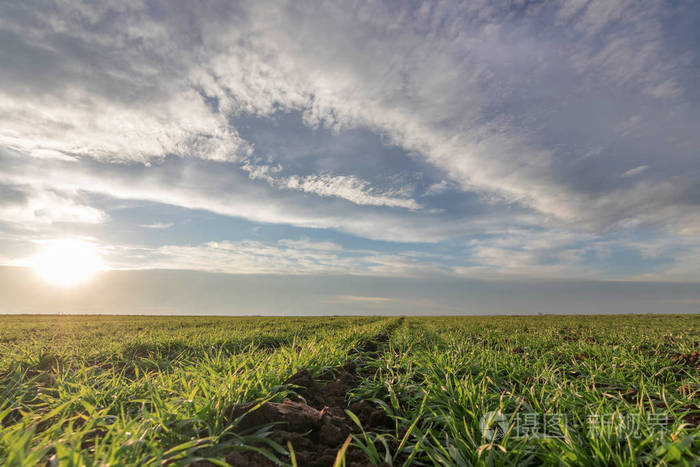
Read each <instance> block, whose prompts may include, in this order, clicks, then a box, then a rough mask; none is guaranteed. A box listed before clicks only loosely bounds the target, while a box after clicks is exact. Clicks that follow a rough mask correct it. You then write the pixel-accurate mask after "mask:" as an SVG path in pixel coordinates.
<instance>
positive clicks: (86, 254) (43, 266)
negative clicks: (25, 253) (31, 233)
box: [31, 240, 104, 287]
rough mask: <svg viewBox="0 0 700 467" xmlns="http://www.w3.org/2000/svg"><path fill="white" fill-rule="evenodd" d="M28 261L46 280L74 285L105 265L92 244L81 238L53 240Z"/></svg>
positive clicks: (88, 277) (63, 284) (87, 278)
mask: <svg viewBox="0 0 700 467" xmlns="http://www.w3.org/2000/svg"><path fill="white" fill-rule="evenodd" d="M31 265H32V267H33V268H34V270H35V271H36V272H37V273H38V274H39V276H40V277H41V278H42V279H43V280H45V281H46V282H48V283H50V284H54V285H60V286H66V287H68V286H74V285H78V284H81V283H83V282H87V281H88V280H90V279H91V278H92V277H93V276H94V275H95V273H97V272H98V271H100V270H102V269H104V267H103V264H102V260H101V258H100V255H99V253H98V251H97V248H96V247H95V245H93V244H91V243H88V242H84V241H81V240H54V241H52V242H49V243H47V244H46V245H45V246H44V247H43V248H42V249H41V251H39V253H37V254H36V255H35V256H34V257H33V258H32V259H31Z"/></svg>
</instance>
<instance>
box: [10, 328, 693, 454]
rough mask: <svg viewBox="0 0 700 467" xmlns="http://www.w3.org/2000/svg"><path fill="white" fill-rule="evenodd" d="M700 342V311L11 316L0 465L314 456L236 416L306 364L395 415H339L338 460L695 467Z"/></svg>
mask: <svg viewBox="0 0 700 467" xmlns="http://www.w3.org/2000/svg"><path fill="white" fill-rule="evenodd" d="M698 341H700V316H698V315H686V316H676V315H674V316H664V315H644V316H585V317H583V316H531V317H439V318H434V317H431V318H413V317H410V318H394V317H391V318H377V317H367V318H357V317H323V318H247V317H246V318H237V317H216V318H215V317H135V316H123V317H118V316H2V317H0V419H1V420H2V430H1V431H0V464H3V465H39V464H40V465H60V466H64V465H65V466H79V465H87V466H92V465H153V464H174V465H189V464H191V463H197V465H228V464H227V461H226V460H227V459H228V462H230V463H234V464H235V463H236V460H237V459H238V460H240V463H241V464H245V462H249V463H250V465H265V463H269V464H270V465H275V464H276V463H279V464H281V465H291V464H293V463H297V464H298V465H305V464H306V463H308V462H310V461H309V460H307V461H304V460H303V456H304V452H303V451H304V449H307V448H305V447H304V446H306V445H307V444H308V440H304V439H302V438H303V437H304V436H306V437H310V438H313V437H314V436H317V435H315V434H314V431H313V430H315V428H311V429H309V431H308V432H305V433H303V434H301V435H300V434H298V433H296V434H295V433H291V432H292V431H293V430H292V429H291V428H289V433H290V434H285V433H287V431H280V430H283V429H285V428H288V427H284V423H280V424H275V423H274V420H273V422H272V423H268V424H267V425H261V426H255V427H250V426H246V427H245V428H243V422H242V420H244V419H245V416H232V415H231V414H232V413H236V408H237V407H241V404H245V403H249V402H272V403H281V402H282V401H283V400H285V399H288V398H292V399H294V400H296V401H302V402H303V401H307V400H306V399H305V397H304V396H303V394H304V392H303V390H302V389H303V388H300V387H299V386H298V385H297V384H293V383H290V382H287V383H286V384H285V381H287V380H288V379H289V378H290V377H291V376H292V375H294V374H295V373H297V372H298V371H299V370H301V369H306V370H308V372H309V373H310V374H311V375H312V376H313V377H318V384H319V387H321V386H324V387H325V385H326V384H329V383H328V382H329V381H332V380H333V378H339V379H343V378H345V379H344V380H343V381H345V383H347V382H348V381H351V382H352V387H349V386H348V387H344V386H343V391H345V394H344V396H343V397H344V403H345V406H344V407H343V410H344V409H348V408H352V407H360V405H358V401H360V402H362V403H363V404H365V406H366V407H370V406H371V410H375V411H381V412H382V413H383V414H384V415H383V417H377V416H376V413H375V412H372V413H373V414H374V415H372V416H371V417H374V418H372V420H374V421H373V422H371V423H369V424H367V423H364V419H363V417H360V416H359V415H358V414H354V413H352V414H348V413H344V414H343V413H339V414H337V415H332V417H335V418H334V419H333V420H334V422H333V423H336V425H338V426H339V427H340V428H339V429H340V432H342V433H343V438H344V439H348V438H345V436H344V435H345V434H346V432H344V431H343V430H345V431H347V427H348V426H352V429H351V432H350V434H351V435H352V437H351V438H349V441H350V444H349V445H348V443H345V442H342V443H341V446H339V447H333V446H334V445H333V444H332V443H331V442H328V443H327V445H326V446H327V447H326V448H325V449H326V451H332V452H333V456H334V457H333V459H338V463H340V464H342V463H346V464H347V465H353V464H354V465H367V464H380V463H385V464H384V465H455V466H458V465H459V466H461V465H503V464H518V465H520V464H528V463H530V464H532V465H539V464H542V463H544V464H556V465H638V464H643V465H658V464H670V465H697V464H698V458H699V454H700V428H699V427H698V424H699V422H700V390H699V388H700V370H699V365H700V358H699V357H700V353H699V352H698V351H700V344H699V343H698ZM351 373H352V374H351ZM329 375H330V376H329ZM338 375H341V376H338ZM343 375H345V376H343ZM341 400H342V398H341ZM307 402H308V401H307ZM299 404H300V405H301V402H299ZM309 404H310V405H312V404H311V403H310V402H309ZM277 406H280V407H282V406H284V405H283V404H277V405H274V407H277ZM260 407H273V404H265V405H260V404H258V406H255V405H253V406H252V407H251V408H252V409H258V410H261V409H260ZM317 408H320V406H319V407H317ZM309 410H311V411H313V410H316V409H313V408H310V409H309ZM368 410H369V409H368ZM341 412H342V410H341ZM313 413H314V414H316V413H317V412H313ZM368 413H369V412H368ZM322 414H323V412H322ZM355 415H357V417H355ZM323 416H324V417H330V415H323ZM343 417H345V418H343ZM371 417H370V418H371ZM248 420H250V419H248ZM377 420H379V421H377ZM319 423H320V422H319ZM324 423H325V422H324ZM358 424H359V425H363V426H362V428H360V427H359V426H358ZM247 425H250V423H248V424H247ZM365 425H366V426H365ZM297 431H299V430H297ZM341 441H342V440H341ZM314 442H315V441H314ZM308 449H312V448H310V447H309V448H308ZM290 450H291V451H294V454H291V453H290ZM338 451H340V455H337V452H338ZM351 453H354V454H353V456H354V457H352V458H351V457H350V454H351ZM328 455H330V454H328ZM344 456H345V457H347V459H344ZM326 457H327V456H326ZM205 459H207V460H206V461H205ZM353 459H354V460H353ZM357 459H363V460H362V461H360V460H357ZM244 460H245V462H244ZM256 462H257V464H256ZM315 462H322V461H321V460H319V459H315ZM323 462H325V461H323Z"/></svg>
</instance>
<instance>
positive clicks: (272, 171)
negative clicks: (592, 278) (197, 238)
mask: <svg viewBox="0 0 700 467" xmlns="http://www.w3.org/2000/svg"><path fill="white" fill-rule="evenodd" d="M2 9H3V12H2V13H3V14H0V33H1V34H2V37H3V41H2V42H1V45H0V60H2V63H3V64H4V66H3V67H2V69H0V164H1V167H2V170H1V171H0V183H2V184H4V185H5V186H7V187H8V188H7V189H6V192H7V197H6V198H5V199H4V201H5V202H4V203H0V221H2V222H5V223H7V224H12V226H11V228H12V229H21V228H23V227H22V226H27V228H30V229H36V228H38V227H36V226H44V227H46V226H51V225H54V224H60V223H73V224H81V225H83V226H84V227H85V226H99V225H101V224H104V223H105V222H106V221H107V220H108V219H109V213H108V212H107V210H108V208H107V207H103V206H100V207H97V206H95V205H91V204H90V198H91V197H95V198H100V199H102V198H107V199H109V200H110V201H105V202H104V203H105V205H109V204H110V203H113V204H116V203H117V202H118V200H133V201H136V200H143V201H149V202H153V203H158V204H159V205H172V206H178V207H181V208H186V209H191V210H207V211H209V212H212V213H216V214H219V215H223V216H229V217H237V218H244V219H248V220H250V221H253V222H260V223H264V224H277V225H281V224H286V225H288V226H294V227H295V228H302V229H327V230H333V231H337V232H343V233H346V234H350V235H353V236H357V237H362V238H365V239H372V240H381V241H386V242H391V243H406V242H426V243H440V242H442V244H441V245H440V246H441V247H442V248H444V250H446V251H450V252H453V251H454V250H453V249H452V247H453V246H454V245H455V244H459V245H464V244H468V245H470V246H469V247H468V248H466V249H465V250H466V251H464V252H463V253H464V255H465V257H464V258H462V257H457V258H454V261H453V262H452V263H454V264H452V263H450V266H449V267H453V268H455V270H457V269H459V268H461V269H460V270H462V271H470V272H475V271H484V270H488V271H503V272H506V271H510V272H517V271H519V273H523V274H525V273H530V274H540V273H541V274H548V275H551V274H559V273H567V274H581V275H590V274H600V270H601V268H602V266H600V265H597V266H596V265H593V266H592V265H590V264H588V263H586V261H588V260H589V259H590V256H591V255H593V252H595V251H597V250H596V249H599V248H604V245H603V244H604V240H606V239H607V240H609V241H612V240H610V239H611V238H613V237H615V235H616V233H617V232H624V233H627V234H628V236H629V238H633V237H634V235H633V234H634V233H637V234H639V235H640V236H641V234H640V232H642V231H645V232H649V231H651V232H654V235H657V236H659V237H664V238H665V239H666V240H665V241H666V242H668V243H669V245H671V244H675V245H677V246H683V248H686V249H687V250H690V247H689V246H688V245H686V243H684V240H683V238H686V237H689V236H692V235H693V233H694V232H697V230H698V227H697V226H698V225H699V224H698V219H699V218H700V195H699V193H700V184H699V183H698V181H697V177H695V176H694V174H695V173H696V171H697V147H699V146H700V135H699V134H698V133H697V131H696V128H697V127H698V125H700V120H699V118H698V115H700V114H699V113H698V112H697V107H698V103H699V102H700V101H699V100H698V94H697V90H696V86H695V80H694V77H695V76H697V71H698V66H699V65H698V61H697V57H696V55H697V51H696V50H695V49H694V48H693V45H694V43H695V42H694V41H693V39H694V37H695V36H694V34H695V30H696V29H697V27H696V26H697V24H696V23H697V20H698V19H697V16H698V14H697V11H698V10H697V8H696V7H695V5H694V4H693V3H692V2H683V1H681V2H678V3H677V4H674V6H673V7H672V8H671V7H668V6H667V5H665V4H663V3H652V4H646V3H640V2H635V1H620V2H581V1H557V2H552V3H550V4H547V5H546V6H543V5H541V4H537V3H536V2H535V3H525V4H523V5H521V6H518V7H516V6H513V5H504V4H498V3H494V2H488V1H476V2H468V3H458V2H452V1H440V2H434V3H431V4H425V5H413V4H408V3H406V4H396V3H393V4H390V3H386V4H384V3H360V2H358V3H352V2H351V3H350V4H348V5H347V6H346V8H342V9H340V8H337V7H335V6H333V5H332V4H323V5H315V4H314V5H311V4H306V3H289V2H284V1H279V2H276V1H269V2H268V1H265V2H233V3H232V2H216V1H215V2H211V3H207V5H206V6H201V5H197V6H194V5H188V4H182V5H177V6H173V5H170V4H168V3H159V2H155V3H152V4H149V5H148V6H146V5H144V4H141V3H139V2H133V3H132V2H128V3H120V4H114V3H109V2H90V3H72V2H60V3H56V4H52V5H41V4H34V3H32V2H23V3H21V4H18V5H13V6H12V7H2ZM680 20H683V21H680ZM670 25H673V26H670ZM291 119H295V120H298V121H294V122H292V123H290V121H289V120H291ZM294 124H296V125H298V126H300V127H302V128H303V129H304V130H306V131H304V132H301V131H298V128H297V127H295V126H294ZM261 126H262V127H265V128H266V129H267V130H268V131H269V132H270V133H273V134H275V135H277V136H278V140H275V141H273V143H274V144H273V145H274V146H275V147H274V150H270V149H269V148H265V147H264V145H262V144H258V145H256V143H255V140H256V138H255V136H256V134H259V133H260V127H261ZM323 132H327V133H329V134H331V135H332V136H333V137H335V138H337V140H340V139H342V137H343V136H344V135H347V134H350V133H352V132H363V133H362V135H365V136H366V135H372V136H374V137H376V138H377V139H378V140H380V141H381V143H382V144H383V145H384V147H382V148H381V149H382V150H381V151H377V153H376V154H374V153H373V154H372V155H371V156H368V155H367V154H361V153H360V152H361V151H362V148H360V149H359V150H357V151H356V153H353V150H355V149H354V148H352V147H351V148H350V150H348V152H346V153H342V154H340V153H334V152H333V151H329V150H327V149H328V146H327V145H326V146H324V145H322V144H321V143H320V142H319V141H320V139H321V138H320V137H319V136H318V135H319V134H321V133H323ZM289 133H295V134H300V135H302V136H300V137H299V139H300V142H299V144H298V145H296V146H295V147H293V148H292V147H291V145H290V144H288V143H289V141H285V134H289ZM365 136H363V137H365ZM324 137H325V136H324ZM342 141H347V140H342ZM661 157H663V164H659V162H660V161H661V159H660V158H661ZM360 159H361V160H362V161H363V164H364V165H363V167H362V170H360V167H359V165H360V164H358V163H357V161H358V160H360ZM630 167H631V169H630ZM648 167H654V170H653V171H648V170H647V168H648ZM652 172H653V173H652ZM620 174H622V176H620ZM421 193H422V194H423V196H422V197H420V194H421ZM436 195H440V196H436ZM137 225H138V223H137ZM146 225H148V224H146ZM154 225H155V224H152V225H151V228H153V226H154ZM178 225H179V223H178ZM76 228H77V227H76ZM517 229H520V230H519V232H520V233H514V232H516V230H517ZM539 229H541V230H539ZM173 230H175V229H173ZM48 231H49V230H47V232H48ZM116 231H118V229H115V232H116ZM504 232H510V233H509V234H505V233H504ZM523 232H525V233H523ZM168 233H170V232H168ZM485 239H487V240H485ZM470 240H473V241H474V242H473V243H469V241H470ZM489 242H490V243H489ZM509 242H511V243H509ZM547 242H554V244H551V243H550V244H549V245H548V244H547ZM557 242H562V243H561V244H559V243H557ZM331 243H334V242H331ZM620 244H621V245H623V244H624V242H623V241H620ZM206 245H207V246H204V247H203V246H202V245H198V246H194V247H192V248H195V250H187V249H186V248H187V247H184V246H179V247H178V246H171V247H172V248H173V249H171V250H169V251H165V252H163V253H164V257H165V256H167V255H166V254H165V253H167V254H170V255H171V256H172V257H175V258H179V260H181V261H183V265H187V264H189V265H190V266H191V267H193V268H199V267H203V266H202V265H203V264H205V262H206V261H214V258H213V256H215V255H222V256H224V257H228V258H230V259H237V258H239V257H241V258H242V259H241V261H242V263H243V264H244V265H246V268H248V269H251V270H255V267H254V266H255V264H258V269H257V270H260V271H273V270H275V266H274V262H273V261H272V260H269V259H267V258H257V259H253V258H251V256H250V254H249V253H248V252H247V251H248V250H247V248H248V247H247V246H246V245H245V244H242V243H240V242H238V243H234V244H232V246H231V248H226V247H222V246H220V245H219V246H216V247H214V246H212V244H209V243H207V244H206ZM161 246H162V247H163V248H166V247H168V246H167V245H161ZM258 246H260V247H261V248H272V250H270V251H271V252H274V251H275V249H277V250H282V251H281V252H277V253H275V254H277V255H278V256H280V255H281V257H282V259H284V258H285V257H284V255H283V253H284V254H288V255H291V253H290V252H288V251H286V250H287V249H290V248H289V245H287V246H285V244H283V243H282V244H275V245H274V246H269V245H267V246H266V245H258ZM327 246H328V245H327ZM178 248H181V250H178ZM183 248H184V249H183ZM384 248H386V249H387V252H388V253H387V254H386V255H382V254H380V252H375V253H376V254H374V255H372V258H371V265H368V266H365V268H364V269H365V270H373V268H374V269H375V270H379V271H382V270H384V271H389V270H402V268H406V267H408V266H406V262H408V263H411V264H410V266H411V267H413V266H412V264H413V263H412V262H413V261H415V262H418V261H419V260H420V261H427V262H428V263H430V261H428V260H427V259H426V258H425V257H423V258H420V259H409V257H407V256H406V255H403V256H400V257H398V258H397V257H396V256H395V255H394V254H393V253H392V252H391V248H390V247H388V246H387V245H384ZM635 248H636V247H635ZM294 250H299V251H312V250H313V251H319V249H318V248H316V249H314V248H310V247H309V248H307V247H304V246H302V245H297V246H296V247H295V248H294ZM320 250H321V251H323V252H324V254H325V255H327V256H325V257H323V256H321V257H320V259H319V261H321V264H322V265H324V266H323V267H322V268H320V269H318V268H316V269H314V265H313V261H311V260H308V261H306V260H302V259H301V258H296V259H294V261H292V260H289V259H288V258H287V261H291V263H288V269H290V270H294V271H298V270H303V269H305V268H308V269H309V270H318V271H332V270H333V269H332V267H331V266H332V264H331V263H330V261H331V260H333V255H332V254H330V253H329V251H336V252H337V251H338V250H332V249H323V248H321V249H320ZM341 251H342V250H341ZM664 251H665V252H666V253H665V254H667V255H679V254H681V253H680V252H679V251H677V250H673V249H672V248H670V247H669V248H666V249H664ZM684 251H685V250H684ZM686 252H687V251H686ZM187 254H192V255H193V258H197V257H200V256H201V257H200V259H199V260H196V261H195V260H191V261H190V262H189V263H188V260H187ZM452 254H454V255H455V256H457V255H458V254H457V253H452ZM240 255H242V256H240ZM209 256H211V257H209ZM274 256H275V255H274V254H272V253H271V254H270V257H274ZM690 256H691V257H692V254H691V255H690ZM674 258H676V256H674ZM463 259H464V261H462V260H463ZM676 259H678V261H677V262H676V263H675V264H676V268H677V269H676V272H675V273H674V274H681V273H682V271H691V272H692V268H691V267H690V266H689V265H687V264H685V263H683V260H682V258H676ZM337 260H338V261H341V263H342V258H341V259H337ZM256 261H258V262H257V263H256ZM324 261H326V262H325V263H324ZM469 261H471V263H470V262H469ZM597 261H603V260H602V259H600V258H598V259H597ZM444 262H449V261H444ZM154 264H165V265H170V266H172V267H175V266H176V264H175V263H174V262H168V261H166V260H165V259H163V257H160V259H159V260H158V262H155V263H154ZM216 264H218V263H216ZM443 266H444V265H443ZM221 267H222V268H224V269H226V270H228V269H227V267H226V266H225V265H223V264H222V265H221ZM355 267H358V268H359V266H357V265H356V264H355V263H351V264H345V263H342V268H344V269H343V270H351V271H352V270H355V269H353V268H355ZM431 267H432V266H431ZM607 267H609V268H612V267H613V266H612V265H610V264H608V265H607ZM640 267H648V268H649V270H648V273H649V274H656V273H659V274H660V273H662V272H663V271H661V270H660V269H659V268H660V266H658V265H650V264H645V265H642V266H640ZM324 268H325V269H324ZM392 268H393V269H392ZM282 269H284V268H282ZM359 269H362V268H359ZM562 271H564V272H562ZM659 271H661V272H659Z"/></svg>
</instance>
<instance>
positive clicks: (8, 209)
mask: <svg viewBox="0 0 700 467" xmlns="http://www.w3.org/2000/svg"><path fill="white" fill-rule="evenodd" d="M0 194H2V196H1V198H2V199H1V200H0V222H6V223H9V224H12V225H15V226H16V227H23V228H29V229H37V228H39V227H40V226H46V225H51V224H56V223H78V224H99V223H102V222H104V221H105V220H106V219H107V215H106V214H105V213H104V212H103V211H101V210H99V209H96V208H94V207H92V206H89V205H86V204H83V203H81V201H80V196H79V195H78V194H77V193H75V192H72V191H70V190H68V191H54V190H51V189H45V190H38V191H35V190H33V189H32V188H31V187H28V186H26V185H2V184H1V183H0Z"/></svg>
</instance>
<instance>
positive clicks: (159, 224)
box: [140, 222, 175, 229]
mask: <svg viewBox="0 0 700 467" xmlns="http://www.w3.org/2000/svg"><path fill="white" fill-rule="evenodd" d="M173 225H175V224H174V223H173V222H154V223H152V224H141V225H140V227H143V228H144V229H169V228H170V227H172V226H173Z"/></svg>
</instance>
